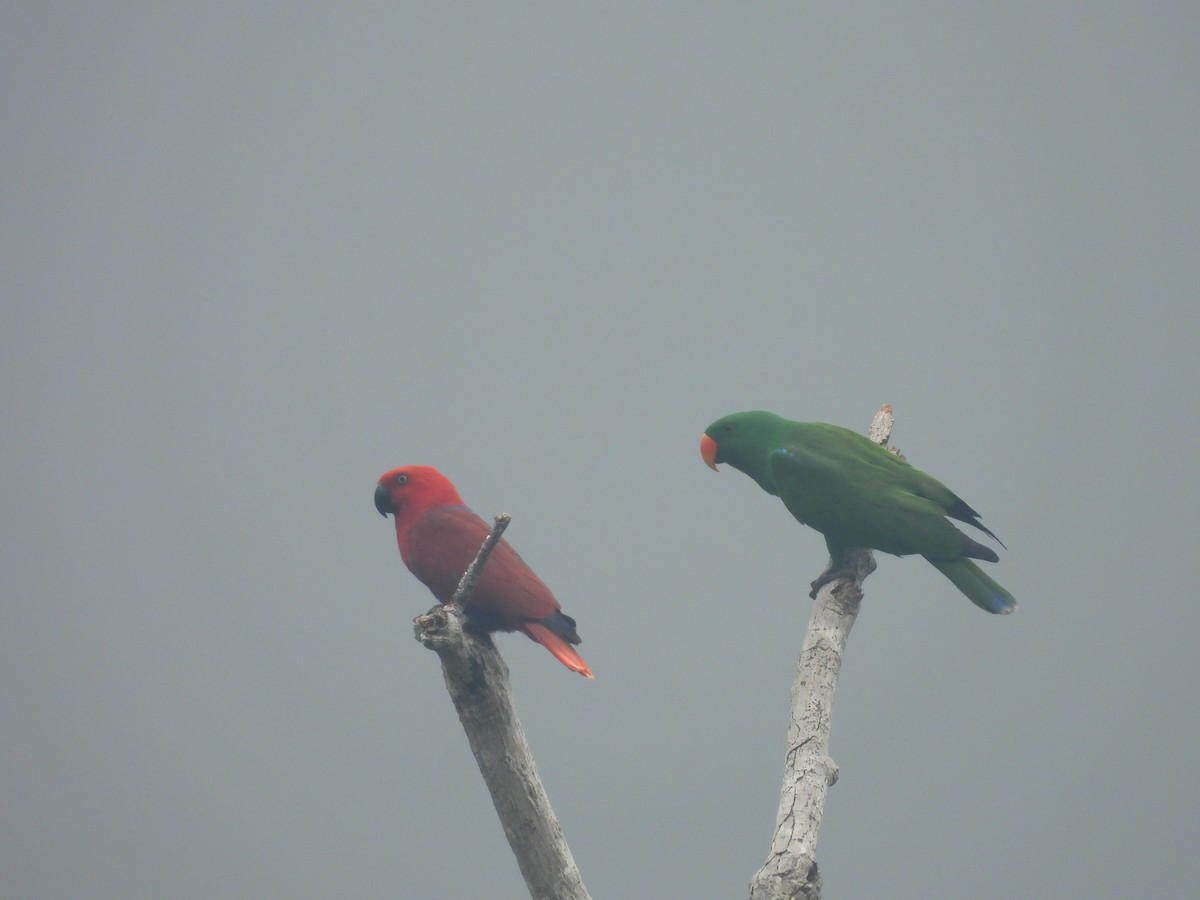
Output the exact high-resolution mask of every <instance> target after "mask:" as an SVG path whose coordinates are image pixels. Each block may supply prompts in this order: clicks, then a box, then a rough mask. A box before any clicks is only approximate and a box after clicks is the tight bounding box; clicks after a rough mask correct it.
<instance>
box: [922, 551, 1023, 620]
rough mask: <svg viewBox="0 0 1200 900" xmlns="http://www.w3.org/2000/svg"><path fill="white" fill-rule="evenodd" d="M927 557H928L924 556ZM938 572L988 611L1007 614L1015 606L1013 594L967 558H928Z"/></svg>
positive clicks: (973, 601)
mask: <svg viewBox="0 0 1200 900" xmlns="http://www.w3.org/2000/svg"><path fill="white" fill-rule="evenodd" d="M925 558H926V559H929V557H925ZM929 561H930V562H931V563H933V564H934V565H935V566H936V567H937V570H938V571H939V572H941V573H942V574H943V575H945V576H946V577H947V578H949V579H950V580H951V581H953V582H954V586H955V587H956V588H958V589H959V590H960V591H962V592H963V593H964V594H966V595H967V597H968V598H969V599H970V601H971V602H972V603H974V604H975V605H976V606H978V607H979V608H980V609H983V610H986V611H987V612H990V613H1002V614H1004V615H1008V614H1009V613H1010V612H1012V611H1013V610H1014V609H1016V608H1017V601H1016V600H1014V599H1013V595H1012V594H1010V593H1009V592H1008V591H1006V590H1005V589H1004V588H1002V587H1000V585H998V584H996V582H994V581H992V579H991V578H989V577H988V576H987V574H986V573H985V572H984V571H983V569H981V568H979V566H977V565H975V563H973V562H971V561H970V560H969V559H961V558H960V559H930V560H929Z"/></svg>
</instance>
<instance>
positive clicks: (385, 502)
mask: <svg viewBox="0 0 1200 900" xmlns="http://www.w3.org/2000/svg"><path fill="white" fill-rule="evenodd" d="M463 505H465V504H464V503H463V501H462V497H460V496H458V491H457V490H456V489H455V487H454V485H453V483H451V481H450V479H449V478H447V477H446V476H445V475H443V474H442V473H441V472H439V471H438V470H437V469H435V468H433V467H432V466H403V467H401V468H399V469H392V470H391V471H390V472H384V473H383V475H381V476H380V478H379V484H377V485H376V487H375V508H376V509H377V510H379V514H380V515H381V516H384V517H385V518H386V517H387V515H388V514H389V513H390V514H391V515H393V516H396V518H397V519H398V518H399V517H400V514H401V513H402V512H404V511H405V510H409V511H412V510H414V509H416V510H426V509H430V508H432V507H434V506H463Z"/></svg>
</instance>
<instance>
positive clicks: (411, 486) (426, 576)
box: [375, 466, 595, 678]
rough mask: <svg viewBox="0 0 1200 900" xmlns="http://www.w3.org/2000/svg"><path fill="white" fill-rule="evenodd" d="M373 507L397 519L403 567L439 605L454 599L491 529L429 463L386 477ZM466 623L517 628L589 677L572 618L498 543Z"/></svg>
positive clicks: (495, 628)
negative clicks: (573, 645)
mask: <svg viewBox="0 0 1200 900" xmlns="http://www.w3.org/2000/svg"><path fill="white" fill-rule="evenodd" d="M375 508H376V509H377V510H379V512H380V514H381V515H382V516H383V517H384V518H387V515H388V513H391V514H392V516H393V517H394V518H395V522H396V543H397V544H399V545H400V558H401V559H403V560H404V564H405V565H406V566H408V570H409V571H410V572H412V573H413V574H414V575H416V576H417V578H418V579H419V580H420V581H421V582H422V583H423V584H424V585H425V586H426V587H427V588H429V590H431V591H432V592H433V596H435V597H437V599H438V600H439V601H440V602H441V603H448V602H449V601H450V598H451V597H453V596H454V591H455V589H456V588H457V587H458V582H459V579H460V578H462V575H463V572H465V571H466V570H467V567H468V566H470V565H471V562H472V560H474V559H475V555H476V554H477V553H478V552H479V548H480V546H482V544H483V541H484V539H485V538H486V537H487V536H488V534H489V533H490V532H491V530H492V529H491V526H490V525H488V524H487V523H486V522H485V521H483V519H481V518H479V516H477V515H475V513H473V512H471V510H470V509H469V508H468V507H467V505H466V504H465V503H464V502H463V499H462V497H460V496H459V495H458V491H457V490H456V489H455V487H454V485H453V484H452V483H451V481H450V479H449V478H447V477H446V476H445V475H443V474H442V473H441V472H439V471H438V470H437V469H435V468H433V467H432V466H404V467H402V468H399V469H392V470H391V471H390V472H385V473H384V474H383V475H382V476H381V477H380V479H379V485H378V486H377V487H376V488H375ZM466 613H467V622H468V624H469V625H470V626H471V627H473V628H475V629H477V630H479V631H523V632H524V633H525V634H526V635H527V636H528V637H529V638H530V640H533V641H536V642H537V643H539V644H541V645H542V646H543V647H545V648H546V649H547V650H549V651H550V652H551V653H552V654H554V658H555V659H557V660H558V661H559V662H561V663H562V664H563V665H564V666H566V667H567V668H568V669H570V670H571V671H572V672H578V673H579V674H580V675H583V676H584V677H585V678H595V676H594V675H592V672H591V670H590V669H589V668H588V667H587V663H585V662H584V661H583V658H582V657H581V656H580V655H579V654H578V653H576V652H575V648H574V647H572V646H571V645H572V644H578V643H579V635H578V634H577V633H576V632H575V620H574V619H572V618H571V617H570V616H568V615H566V614H565V613H564V612H563V611H562V607H560V606H559V605H558V601H557V600H555V599H554V595H553V594H552V593H550V588H548V587H546V585H545V584H544V583H543V582H542V579H540V578H538V577H537V575H535V574H534V572H533V569H531V568H529V566H528V565H526V563H525V561H524V560H523V559H521V557H520V556H518V555H517V551H516V550H514V549H513V548H512V547H511V546H510V545H509V543H508V541H506V540H503V539H501V540H500V543H499V544H497V545H496V548H495V549H494V550H493V551H492V555H491V556H490V557H488V561H487V565H485V566H484V567H483V573H482V575H481V576H480V578H479V583H478V584H477V585H476V587H475V592H474V593H473V594H471V597H470V599H469V600H468V601H467V606H466Z"/></svg>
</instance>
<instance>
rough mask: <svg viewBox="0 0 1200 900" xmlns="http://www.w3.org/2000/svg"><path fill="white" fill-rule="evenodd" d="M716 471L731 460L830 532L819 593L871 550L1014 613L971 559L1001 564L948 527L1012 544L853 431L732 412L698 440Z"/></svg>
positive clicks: (1005, 595) (1006, 596) (986, 605)
mask: <svg viewBox="0 0 1200 900" xmlns="http://www.w3.org/2000/svg"><path fill="white" fill-rule="evenodd" d="M700 455H701V457H703V459H704V461H705V462H706V463H707V464H708V466H709V468H711V469H713V470H714V471H716V470H717V463H722V462H724V463H729V464H730V465H731V466H733V467H734V468H735V469H739V470H741V471H742V472H745V473H746V474H747V475H749V476H750V477H751V478H753V479H754V480H755V481H757V482H758V486H759V487H761V488H762V489H763V490H764V491H766V492H767V493H768V494H774V495H776V496H777V497H779V498H780V499H781V500H782V501H783V505H784V506H786V507H787V508H788V512H790V513H791V514H792V515H793V516H795V517H796V519H797V521H799V522H801V523H803V524H804V525H808V526H810V527H812V528H815V529H816V530H817V531H819V532H821V534H823V535H825V543H826V544H827V545H828V547H829V557H830V560H831V562H830V566H829V569H828V570H826V571H825V572H823V573H822V574H821V575H820V576H819V577H818V578H817V580H816V581H814V582H813V596H816V591H817V589H818V588H819V587H820V586H821V585H823V584H826V583H828V582H830V581H833V580H835V579H837V578H839V577H841V576H842V575H844V574H846V572H845V571H843V570H842V569H841V568H840V567H841V566H842V565H843V564H842V560H843V558H844V556H845V552H846V551H847V550H849V549H851V548H854V547H870V548H873V549H875V550H882V551H883V552H884V553H893V554H895V555H896V556H905V555H907V554H909V553H919V554H921V556H924V557H925V558H926V559H927V560H929V561H930V562H931V563H933V565H934V567H935V568H937V570H938V571H939V572H941V573H942V574H943V575H945V576H946V577H947V578H949V579H950V580H951V581H952V582H954V586H955V587H957V588H958V589H959V590H960V591H962V592H963V593H964V594H966V595H967V597H968V598H969V599H970V600H971V602H972V603H974V604H975V605H976V606H978V607H979V608H980V609H984V610H987V611H988V612H990V613H1005V614H1007V613H1010V612H1012V611H1013V610H1014V609H1016V608H1017V602H1016V600H1014V599H1013V596H1012V594H1010V593H1009V592H1008V591H1006V590H1005V589H1004V588H1002V587H1001V586H1000V585H998V584H997V583H996V582H995V581H993V580H992V579H991V578H989V577H988V576H987V575H986V574H984V572H983V570H982V569H980V568H979V566H977V565H975V563H973V562H971V560H972V559H985V560H987V561H988V562H998V561H999V559H1000V557H998V556H997V555H996V553H995V551H993V550H992V549H991V548H989V547H985V546H984V545H983V544H980V543H977V542H975V541H973V540H971V538H969V537H967V535H965V534H963V533H962V532H961V531H959V530H958V529H957V528H955V527H954V526H953V525H952V524H950V522H949V521H947V518H946V517H947V516H949V517H950V518H951V519H957V520H958V521H960V522H966V523H967V524H969V525H973V526H975V527H976V528H978V529H979V530H980V531H982V532H983V533H984V534H986V535H988V536H989V537H991V538H993V539H994V540H996V541H997V542H999V543H1000V546H1002V547H1003V546H1004V543H1003V542H1002V541H1000V539H999V538H998V537H996V535H994V534H992V532H991V531H989V530H988V529H987V528H985V527H984V526H983V525H982V524H981V523H980V521H979V513H977V512H975V510H973V509H971V507H969V506H967V504H966V503H964V502H963V501H962V500H961V499H960V498H959V497H957V496H956V495H955V494H954V492H953V491H951V490H950V489H949V488H948V487H946V486H945V485H944V484H942V483H941V482H940V481H938V480H937V479H935V478H931V477H930V476H928V475H926V474H925V473H924V472H922V471H920V470H919V469H916V468H914V467H913V466H911V465H909V464H908V463H907V462H905V461H904V460H903V459H901V458H900V457H899V456H896V455H895V454H894V453H889V452H888V451H887V450H885V449H884V448H883V447H881V446H879V445H878V444H876V443H874V442H873V441H871V440H869V439H868V438H865V437H863V436H862V435H861V434H858V433H857V432H854V431H851V430H850V429H849V428H842V427H841V426H838V425H826V424H824V423H821V422H792V421H789V420H788V419H784V418H782V417H780V416H777V415H775V414H774V413H769V412H762V411H756V412H742V413H734V414H733V415H731V416H726V417H725V418H723V419H718V420H717V421H715V422H713V423H712V424H711V425H709V426H708V428H707V429H706V430H705V432H704V436H703V437H702V438H701V439H700Z"/></svg>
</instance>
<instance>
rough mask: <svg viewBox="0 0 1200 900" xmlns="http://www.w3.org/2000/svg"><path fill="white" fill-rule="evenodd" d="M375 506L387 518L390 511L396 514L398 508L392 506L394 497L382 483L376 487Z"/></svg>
mask: <svg viewBox="0 0 1200 900" xmlns="http://www.w3.org/2000/svg"><path fill="white" fill-rule="evenodd" d="M375 508H376V509H377V510H379V514H380V515H381V516H383V517H384V518H385V519H386V518H387V516H388V513H391V514H392V515H395V514H396V508H395V507H394V506H392V498H391V496H390V495H389V494H388V489H387V488H385V487H384V486H383V485H382V484H380V485H377V486H376V487H375Z"/></svg>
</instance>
